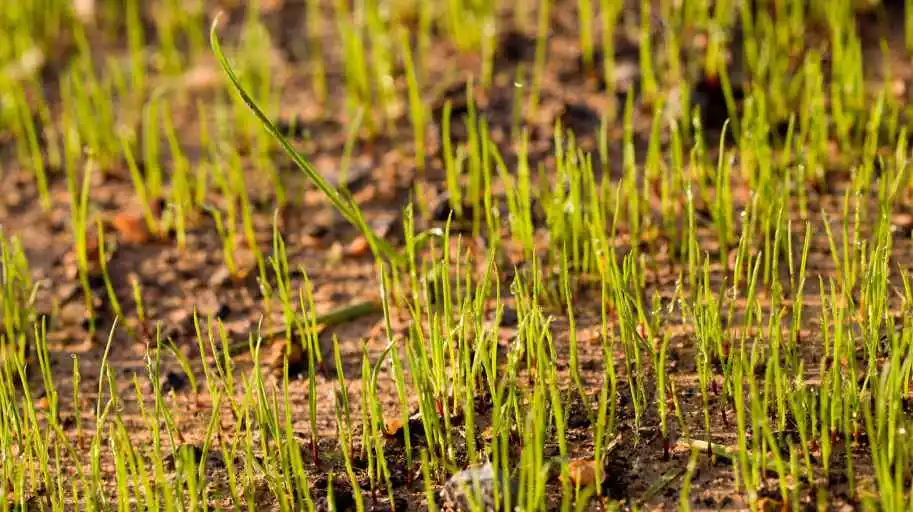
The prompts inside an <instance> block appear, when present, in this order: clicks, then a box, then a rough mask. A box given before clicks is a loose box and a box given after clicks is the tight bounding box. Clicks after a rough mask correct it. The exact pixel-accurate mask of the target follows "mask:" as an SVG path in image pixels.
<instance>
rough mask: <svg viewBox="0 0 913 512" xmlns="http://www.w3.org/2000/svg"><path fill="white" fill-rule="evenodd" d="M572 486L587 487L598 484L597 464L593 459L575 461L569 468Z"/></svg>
mask: <svg viewBox="0 0 913 512" xmlns="http://www.w3.org/2000/svg"><path fill="white" fill-rule="evenodd" d="M567 472H568V479H569V480H570V482H571V484H573V485H576V486H580V487H586V486H588V485H592V484H594V483H596V462H595V461H594V460H593V459H574V460H572V461H571V462H570V463H569V464H568V466H567Z"/></svg>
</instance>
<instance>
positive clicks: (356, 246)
mask: <svg viewBox="0 0 913 512" xmlns="http://www.w3.org/2000/svg"><path fill="white" fill-rule="evenodd" d="M370 247H371V246H370V245H368V240H367V239H366V238H365V237H364V236H363V235H358V236H357V237H355V239H354V240H352V241H351V242H350V243H349V246H348V247H347V248H346V253H347V254H348V255H349V256H363V255H365V254H367V252H368V249H370Z"/></svg>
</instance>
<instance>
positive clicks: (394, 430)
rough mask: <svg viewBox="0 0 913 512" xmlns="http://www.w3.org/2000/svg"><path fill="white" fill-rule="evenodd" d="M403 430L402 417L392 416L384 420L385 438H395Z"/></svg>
mask: <svg viewBox="0 0 913 512" xmlns="http://www.w3.org/2000/svg"><path fill="white" fill-rule="evenodd" d="M402 430H403V418H402V416H392V417H389V418H384V435H385V436H387V437H396V436H398V435H399V433H400V432H401V431H402Z"/></svg>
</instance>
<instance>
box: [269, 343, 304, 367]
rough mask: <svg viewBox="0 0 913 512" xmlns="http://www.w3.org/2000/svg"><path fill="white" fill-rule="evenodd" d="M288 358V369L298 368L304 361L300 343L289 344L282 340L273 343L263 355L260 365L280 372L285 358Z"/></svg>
mask: <svg viewBox="0 0 913 512" xmlns="http://www.w3.org/2000/svg"><path fill="white" fill-rule="evenodd" d="M286 355H287V356H288V365H289V368H291V367H293V366H298V365H300V364H301V363H302V362H303V361H304V352H303V351H302V350H301V344H300V343H289V341H288V340H285V339H282V340H277V341H275V342H273V343H272V344H271V345H270V346H269V347H268V348H267V351H266V354H264V356H263V359H262V363H263V365H264V366H266V367H268V368H270V369H271V370H273V371H280V372H281V371H282V367H283V365H284V364H285V361H284V359H285V357H286Z"/></svg>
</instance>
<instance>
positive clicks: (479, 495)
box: [441, 463, 495, 512]
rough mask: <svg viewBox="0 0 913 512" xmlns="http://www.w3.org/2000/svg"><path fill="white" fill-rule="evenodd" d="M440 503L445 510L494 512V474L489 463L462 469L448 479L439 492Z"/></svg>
mask: <svg viewBox="0 0 913 512" xmlns="http://www.w3.org/2000/svg"><path fill="white" fill-rule="evenodd" d="M441 502H442V504H443V506H444V509H445V510H453V511H460V512H462V511H470V510H483V511H486V512H487V511H494V510H495V472H494V469H493V468H492V466H491V463H487V464H483V465H481V466H475V467H471V468H468V469H464V470H463V471H460V472H459V473H457V474H455V475H453V476H452V477H450V479H449V480H447V483H445V484H444V488H443V489H442V490H441ZM472 504H475V505H477V506H476V507H473V506H472Z"/></svg>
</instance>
